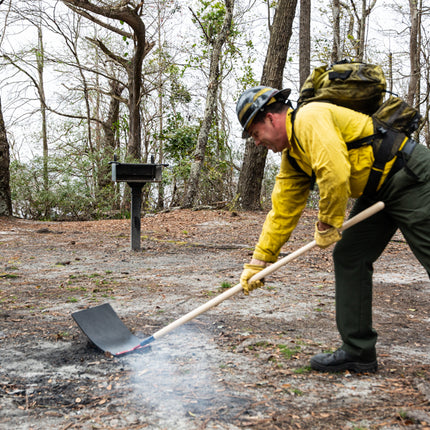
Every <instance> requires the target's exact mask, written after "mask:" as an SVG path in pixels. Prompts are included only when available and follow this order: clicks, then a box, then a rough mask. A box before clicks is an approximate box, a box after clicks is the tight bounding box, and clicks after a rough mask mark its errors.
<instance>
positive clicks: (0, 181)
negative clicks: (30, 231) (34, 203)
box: [0, 100, 12, 216]
mask: <svg viewBox="0 0 430 430" xmlns="http://www.w3.org/2000/svg"><path fill="white" fill-rule="evenodd" d="M9 163H10V160H9V143H8V141H7V135H6V127H5V125H4V121H3V112H2V108H1V100H0V216H12V201H11V197H10V183H9V180H10V171H9Z"/></svg>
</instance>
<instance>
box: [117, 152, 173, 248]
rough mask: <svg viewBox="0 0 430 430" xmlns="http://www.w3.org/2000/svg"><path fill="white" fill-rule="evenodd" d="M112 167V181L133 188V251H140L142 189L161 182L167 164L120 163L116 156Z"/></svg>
mask: <svg viewBox="0 0 430 430" xmlns="http://www.w3.org/2000/svg"><path fill="white" fill-rule="evenodd" d="M110 164H111V165H112V181H114V182H127V184H128V185H129V187H130V188H131V249H132V250H133V251H140V219H141V212H142V188H143V186H144V185H145V184H146V183H148V182H160V181H161V171H162V168H163V167H165V166H167V164H154V162H153V157H151V164H139V163H120V162H119V161H117V158H116V156H115V157H114V161H111V162H110Z"/></svg>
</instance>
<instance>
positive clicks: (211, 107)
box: [183, 0, 234, 207]
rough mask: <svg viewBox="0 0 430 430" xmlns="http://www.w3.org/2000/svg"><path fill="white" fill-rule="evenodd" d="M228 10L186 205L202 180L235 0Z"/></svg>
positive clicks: (227, 2)
mask: <svg viewBox="0 0 430 430" xmlns="http://www.w3.org/2000/svg"><path fill="white" fill-rule="evenodd" d="M225 5H226V12H225V16H224V21H223V25H222V28H221V30H220V32H219V34H218V35H217V37H216V38H215V41H214V43H213V48H212V52H211V59H210V69H209V85H208V92H207V95H206V105H205V112H204V117H203V121H202V125H201V127H200V131H199V136H198V138H197V146H196V149H195V151H194V160H193V162H192V164H191V172H190V179H189V181H188V191H187V194H186V196H185V201H184V204H183V206H184V207H192V206H193V205H194V204H195V202H196V198H197V194H198V192H197V191H198V187H199V181H200V173H201V171H202V169H203V164H204V160H205V152H206V146H207V143H208V139H209V132H210V128H211V125H212V121H213V116H214V111H215V106H216V96H217V92H218V87H219V75H220V72H219V63H220V59H221V53H222V48H223V46H224V44H225V42H226V40H227V38H228V36H229V33H230V28H231V23H232V19H233V6H234V1H233V0H225Z"/></svg>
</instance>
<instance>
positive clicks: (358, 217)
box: [152, 202, 385, 339]
mask: <svg viewBox="0 0 430 430" xmlns="http://www.w3.org/2000/svg"><path fill="white" fill-rule="evenodd" d="M384 207H385V205H384V203H383V202H378V203H375V204H374V205H372V206H370V207H369V208H367V209H365V210H364V211H362V212H360V213H359V214H357V215H355V216H354V217H352V218H351V219H349V220H347V221H345V222H344V224H343V225H342V227H341V228H340V229H339V231H344V230H346V229H347V228H349V227H351V226H353V225H355V224H357V223H359V222H360V221H363V220H364V219H366V218H369V217H370V216H372V215H374V214H375V213H377V212H379V211H381V210H382V209H384ZM314 246H316V242H315V240H313V241H312V242H309V243H308V244H307V245H304V246H302V247H301V248H299V249H298V250H297V251H294V252H292V253H291V254H288V255H287V256H286V257H284V258H281V259H280V260H278V261H277V262H276V263H273V264H271V265H270V266H268V267H266V268H265V269H263V270H262V271H261V272H258V273H257V274H256V275H254V276H253V277H252V278H251V279H250V282H252V281H257V280H258V279H262V278H264V277H265V276H267V275H270V274H271V273H273V272H275V271H276V270H278V269H279V268H280V267H281V266H284V265H285V264H286V263H288V262H289V261H292V260H294V259H295V258H297V257H299V256H300V255H302V254H304V253H306V252H308V251H309V250H311V249H312V248H313V247H314ZM240 291H242V285H241V284H240V283H239V284H237V285H235V286H234V287H231V288H230V289H228V290H227V291H224V292H223V293H222V294H220V295H218V296H216V297H214V298H213V299H212V300H209V301H208V302H206V303H204V304H203V305H201V306H199V307H198V308H196V309H194V310H193V311H191V312H189V313H187V314H185V315H184V316H182V317H181V318H179V319H177V320H176V321H173V322H172V323H170V324H169V325H167V326H166V327H164V328H162V329H161V330H158V331H157V332H156V333H154V334H153V335H152V337H153V338H154V339H159V338H160V337H162V336H164V335H166V334H167V333H169V332H171V331H172V330H174V329H175V328H177V327H179V326H181V325H183V324H185V323H186V322H188V321H191V320H192V319H194V318H195V317H197V316H199V315H200V314H202V313H204V312H206V311H207V310H209V309H211V308H213V307H215V306H217V305H219V304H220V303H221V302H223V301H224V300H226V299H228V298H230V297H232V296H234V295H235V294H237V293H239V292H240Z"/></svg>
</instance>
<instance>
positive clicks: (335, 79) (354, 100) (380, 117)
mask: <svg viewBox="0 0 430 430" xmlns="http://www.w3.org/2000/svg"><path fill="white" fill-rule="evenodd" d="M386 86H387V82H386V79H385V76H384V72H383V70H382V68H381V66H379V65H376V64H368V63H358V62H349V61H347V60H343V61H341V62H339V63H335V64H333V65H332V66H327V65H324V66H320V67H317V68H315V69H314V70H313V71H312V73H311V74H310V75H309V77H308V78H307V79H306V81H305V82H304V84H303V86H302V88H301V90H300V95H299V100H298V102H297V109H296V110H295V111H294V114H293V136H294V138H295V139H296V141H297V143H298V144H299V145H300V143H299V142H298V140H297V138H296V136H295V134H294V118H295V116H296V114H297V111H298V110H299V109H300V107H302V106H303V105H305V104H307V103H310V102H329V103H333V104H336V105H339V106H343V107H346V108H349V109H353V110H356V111H358V112H362V113H364V114H367V115H370V116H371V117H372V120H373V124H374V134H372V135H371V136H367V137H366V138H364V139H359V140H355V141H353V142H346V145H347V147H348V149H354V148H358V147H360V146H363V145H372V147H373V151H374V155H375V164H374V166H373V168H372V173H371V177H370V178H369V182H368V186H367V187H366V190H365V194H367V195H371V194H374V193H375V192H376V188H377V187H378V184H379V179H380V176H381V167H382V169H383V167H384V166H385V164H386V163H387V162H388V161H390V160H391V159H392V158H393V157H394V156H396V155H397V152H398V150H399V147H400V145H401V144H402V142H403V141H404V138H405V137H406V136H407V137H410V136H411V135H412V133H413V132H414V131H416V130H417V129H418V128H419V126H420V124H421V123H422V117H421V115H420V113H419V112H418V111H417V109H415V108H413V107H412V106H409V105H408V104H407V103H406V102H405V101H404V100H402V99H401V98H400V97H397V96H395V95H390V96H389V97H388V98H387V100H385V101H384V96H385V94H386V93H387V92H388V91H387V90H386ZM382 147H383V150H382ZM289 160H290V162H291V164H293V167H294V168H296V169H298V170H299V169H300V167H298V165H297V163H296V162H295V160H294V159H292V157H289ZM300 170H301V169H300ZM374 171H376V172H377V173H373V172H374ZM313 179H314V177H313Z"/></svg>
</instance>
